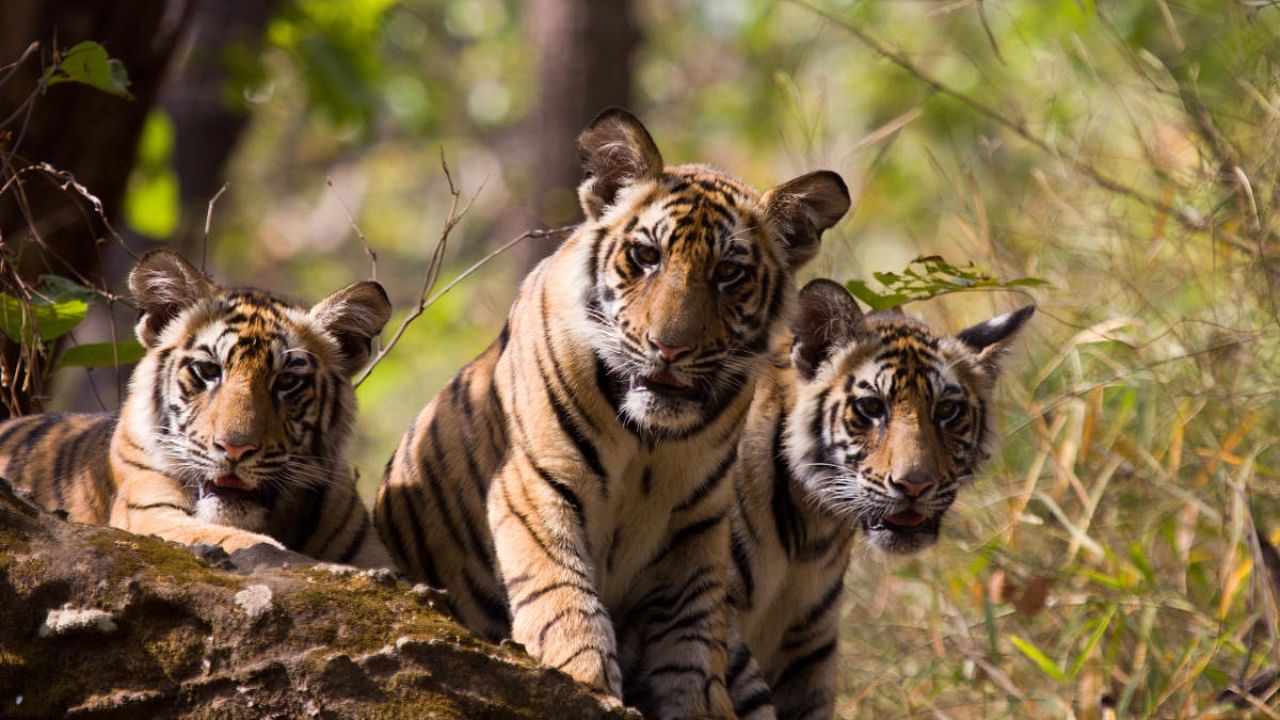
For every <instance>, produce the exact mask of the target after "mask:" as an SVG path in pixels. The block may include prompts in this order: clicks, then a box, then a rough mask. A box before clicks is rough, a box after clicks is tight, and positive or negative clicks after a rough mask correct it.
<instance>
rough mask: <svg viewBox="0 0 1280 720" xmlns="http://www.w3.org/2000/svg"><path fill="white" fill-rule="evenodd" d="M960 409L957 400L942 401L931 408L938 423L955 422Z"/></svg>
mask: <svg viewBox="0 0 1280 720" xmlns="http://www.w3.org/2000/svg"><path fill="white" fill-rule="evenodd" d="M962 407H963V406H962V405H961V404H960V401H958V400H942V401H939V402H938V404H937V405H936V406H935V407H934V408H933V416H934V418H936V419H937V420H938V422H947V421H949V420H955V419H956V417H957V416H959V415H960V410H961V409H962Z"/></svg>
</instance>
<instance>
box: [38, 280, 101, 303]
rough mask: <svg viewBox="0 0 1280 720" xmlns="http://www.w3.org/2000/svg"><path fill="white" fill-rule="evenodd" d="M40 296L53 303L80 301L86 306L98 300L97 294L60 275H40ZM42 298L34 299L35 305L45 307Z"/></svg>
mask: <svg viewBox="0 0 1280 720" xmlns="http://www.w3.org/2000/svg"><path fill="white" fill-rule="evenodd" d="M40 295H42V296H44V298H48V299H49V300H51V301H53V302H55V303H58V302H65V301H67V300H82V301H84V302H85V303H86V304H92V303H93V301H94V300H97V299H98V293H96V292H94V291H93V290H92V289H90V288H87V287H85V286H83V285H81V284H80V283H78V282H76V281H75V280H71V279H70V278H64V277H62V276H61V275H41V276H40ZM44 298H42V297H40V296H37V297H36V299H35V302H36V304H38V305H47V304H48V302H47V301H45V300H44Z"/></svg>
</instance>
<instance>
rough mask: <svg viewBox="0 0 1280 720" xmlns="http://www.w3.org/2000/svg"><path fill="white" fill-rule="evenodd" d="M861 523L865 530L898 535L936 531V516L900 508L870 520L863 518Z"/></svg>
mask: <svg viewBox="0 0 1280 720" xmlns="http://www.w3.org/2000/svg"><path fill="white" fill-rule="evenodd" d="M862 525H863V527H864V528H865V529H866V530H867V531H876V530H880V531H889V532H892V533H896V534H899V535H912V534H915V533H936V532H938V516H936V515H935V516H933V517H926V516H924V515H922V514H920V513H918V512H916V511H915V510H910V509H908V510H902V511H900V512H896V513H893V514H892V515H885V516H884V517H881V518H878V519H875V520H870V519H867V518H863V520H862Z"/></svg>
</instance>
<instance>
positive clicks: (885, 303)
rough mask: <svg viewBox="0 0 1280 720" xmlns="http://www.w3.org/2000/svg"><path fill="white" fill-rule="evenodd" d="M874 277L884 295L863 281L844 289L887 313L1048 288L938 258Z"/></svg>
mask: <svg viewBox="0 0 1280 720" xmlns="http://www.w3.org/2000/svg"><path fill="white" fill-rule="evenodd" d="M871 276H872V277H873V278H875V280H876V282H878V283H879V284H880V285H881V286H882V287H883V288H884V290H883V291H879V290H875V289H873V288H872V287H871V286H870V285H868V284H867V283H866V282H865V281H862V280H849V281H848V282H846V283H845V287H847V288H848V289H849V292H851V293H853V295H854V297H856V298H858V299H859V300H861V301H862V302H864V303H866V304H867V305H870V306H871V309H872V310H885V309H888V308H891V307H895V306H898V305H902V304H905V303H908V302H915V301H917V300H928V299H929V298H933V297H937V296H939V295H946V294H948V293H956V292H966V291H970V290H1009V289H1014V288H1027V287H1043V286H1045V285H1048V284H1049V283H1048V282H1047V281H1045V280H1043V279H1041V278H1034V277H1024V278H1013V279H1010V280H1000V279H998V278H996V277H994V276H991V275H988V274H987V273H985V272H982V271H980V270H978V269H977V267H976V266H975V265H973V264H969V265H965V266H960V267H957V266H955V265H952V264H951V263H948V262H947V261H946V260H944V259H943V258H942V257H940V256H938V255H929V256H923V257H918V258H916V259H915V260H912V261H911V263H910V264H909V265H907V267H905V268H903V270H902V271H901V272H897V273H894V272H873V273H872V274H871Z"/></svg>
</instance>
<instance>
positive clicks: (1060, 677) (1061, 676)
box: [1009, 633, 1068, 682]
mask: <svg viewBox="0 0 1280 720" xmlns="http://www.w3.org/2000/svg"><path fill="white" fill-rule="evenodd" d="M1009 642H1011V643H1013V646H1014V647H1016V648H1018V650H1020V651H1022V654H1023V655H1026V656H1027V659H1028V660H1030V661H1031V662H1033V663H1035V664H1036V667H1038V668H1040V672H1042V673H1044V674H1045V675H1047V676H1049V677H1050V678H1052V679H1053V680H1056V681H1057V682H1067V680H1068V678H1067V676H1066V674H1065V673H1063V672H1062V668H1060V667H1058V664H1057V663H1055V662H1054V661H1052V660H1050V659H1049V656H1048V655H1045V654H1044V653H1043V652H1042V651H1041V650H1040V648H1038V647H1036V646H1035V645H1033V644H1032V643H1031V641H1030V640H1024V639H1022V638H1020V637H1018V636H1017V635H1014V634H1012V633H1011V634H1010V635H1009Z"/></svg>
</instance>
